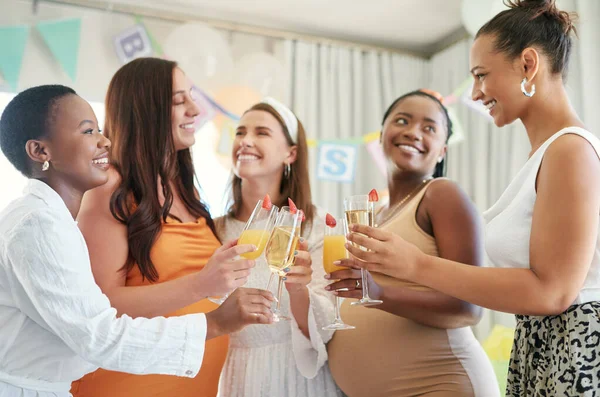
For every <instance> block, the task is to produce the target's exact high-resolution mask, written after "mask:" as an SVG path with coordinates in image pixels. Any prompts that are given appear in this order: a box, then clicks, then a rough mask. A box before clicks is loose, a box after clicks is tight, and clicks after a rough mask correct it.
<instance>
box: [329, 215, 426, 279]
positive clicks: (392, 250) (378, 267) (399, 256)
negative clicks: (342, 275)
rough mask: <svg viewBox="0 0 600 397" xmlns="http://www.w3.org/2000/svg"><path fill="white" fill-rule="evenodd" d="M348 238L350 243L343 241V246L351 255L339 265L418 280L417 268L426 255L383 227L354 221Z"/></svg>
mask: <svg viewBox="0 0 600 397" xmlns="http://www.w3.org/2000/svg"><path fill="white" fill-rule="evenodd" d="M348 241H349V242H351V243H352V244H350V243H348V244H346V248H347V249H348V252H350V253H351V254H352V256H353V257H354V258H348V259H343V260H342V261H340V262H341V263H340V265H342V266H347V267H358V268H361V269H367V270H371V271H374V272H377V273H382V274H386V275H388V276H391V277H395V278H399V279H403V280H408V281H415V282H416V281H418V280H416V279H415V278H416V273H417V269H419V268H420V266H419V263H420V262H421V261H422V260H423V258H424V257H425V254H424V253H423V251H421V250H419V249H418V248H417V247H416V246H415V245H413V244H411V243H409V242H407V241H406V240H404V239H403V238H402V237H400V236H398V235H396V234H394V233H391V232H388V231H385V230H381V229H377V228H373V227H369V226H366V225H358V224H355V225H351V226H350V233H349V235H348ZM355 245H357V246H360V247H363V248H365V249H366V250H363V249H361V248H358V247H356V246H355Z"/></svg>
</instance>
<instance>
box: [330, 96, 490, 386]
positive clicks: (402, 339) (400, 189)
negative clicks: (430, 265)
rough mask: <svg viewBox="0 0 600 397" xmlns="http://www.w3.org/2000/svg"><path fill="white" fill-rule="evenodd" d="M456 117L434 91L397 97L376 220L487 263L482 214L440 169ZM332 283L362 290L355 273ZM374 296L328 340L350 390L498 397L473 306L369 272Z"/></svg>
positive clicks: (353, 309) (422, 243) (388, 123)
mask: <svg viewBox="0 0 600 397" xmlns="http://www.w3.org/2000/svg"><path fill="white" fill-rule="evenodd" d="M451 133H452V123H451V121H450V118H449V117H448V113H447V111H446V109H445V108H444V106H443V104H442V103H441V102H440V96H439V94H437V93H433V92H430V91H415V92H411V93H408V94H406V95H404V96H402V97H400V98H398V99H397V100H396V101H395V102H394V103H393V104H392V105H391V106H390V108H389V109H388V111H387V112H386V113H385V116H384V121H383V129H382V136H381V143H382V145H383V150H384V153H385V156H386V158H387V162H388V187H389V190H390V205H389V206H387V208H384V209H383V210H382V211H380V212H379V214H378V215H377V217H376V223H377V224H379V227H381V228H383V229H385V230H389V231H393V232H394V233H396V234H398V235H400V236H402V237H403V238H404V239H406V240H407V241H410V242H411V243H413V244H415V245H416V246H418V247H419V248H420V249H421V250H422V251H423V252H425V253H427V254H429V255H435V256H440V257H444V258H449V259H453V260H459V261H461V262H464V263H469V264H472V265H474V266H480V265H481V264H482V263H483V244H482V233H481V227H480V221H479V218H478V215H477V213H476V210H475V209H474V207H473V205H472V204H471V202H470V200H469V198H468V197H467V196H466V195H465V193H464V192H462V190H461V189H460V188H459V187H458V186H457V185H456V184H455V183H454V182H452V181H450V180H448V179H445V178H441V177H442V176H443V175H444V158H445V155H446V142H447V141H448V138H449V137H450V135H451ZM331 279H332V280H335V279H339V280H340V281H338V282H335V283H332V284H331V286H330V289H331V290H337V289H343V288H346V289H348V290H349V291H337V292H336V293H337V294H338V295H339V296H342V297H349V298H357V297H361V296H362V291H361V288H362V285H361V284H360V283H361V282H360V272H359V271H358V270H355V269H348V270H341V271H338V272H334V273H332V274H331ZM369 283H370V285H369V288H370V294H371V297H372V298H376V299H381V300H383V304H381V305H378V306H372V307H363V306H350V302H349V301H346V302H344V304H343V306H342V313H341V314H342V318H343V319H344V321H345V322H346V323H348V324H352V325H354V326H356V329H355V330H351V331H338V332H336V334H335V335H334V337H333V339H332V340H331V342H329V345H328V352H329V366H330V368H331V373H332V375H333V377H334V379H335V380H336V382H337V383H338V385H339V387H340V388H341V389H342V390H343V391H344V393H346V394H347V395H348V396H350V397H355V396H369V397H383V396H427V397H434V396H435V397H454V396H456V397H459V396H460V397H468V396H478V397H479V396H481V397H494V396H498V395H499V388H498V384H497V382H496V378H495V376H494V372H493V370H492V367H491V364H490V362H489V361H488V359H487V357H486V355H485V353H484V351H483V349H482V348H481V346H480V344H479V343H478V341H477V340H476V339H475V337H474V335H473V333H472V331H471V329H470V328H469V326H471V325H474V324H476V323H477V322H478V321H479V319H480V315H481V311H480V309H479V308H478V307H477V306H474V305H471V304H469V303H467V302H464V301H460V300H458V299H455V298H453V297H450V296H448V295H445V294H442V293H440V292H437V291H435V290H432V289H430V288H427V287H424V286H420V285H416V284H414V283H410V282H406V281H402V280H398V279H394V278H391V277H388V276H384V275H382V274H377V273H373V274H372V277H370V278H369Z"/></svg>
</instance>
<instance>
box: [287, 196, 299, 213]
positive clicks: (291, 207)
mask: <svg viewBox="0 0 600 397" xmlns="http://www.w3.org/2000/svg"><path fill="white" fill-rule="evenodd" d="M288 206H289V207H290V213H292V214H295V213H296V212H298V207H296V204H295V203H294V202H293V201H292V199H291V198H289V197H288Z"/></svg>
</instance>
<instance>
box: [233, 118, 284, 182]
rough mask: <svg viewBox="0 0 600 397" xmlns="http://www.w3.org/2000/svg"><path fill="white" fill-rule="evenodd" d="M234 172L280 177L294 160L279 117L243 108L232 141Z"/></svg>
mask: <svg viewBox="0 0 600 397" xmlns="http://www.w3.org/2000/svg"><path fill="white" fill-rule="evenodd" d="M232 160H233V164H234V173H235V174H236V175H237V176H238V177H240V178H241V179H250V178H256V177H266V178H281V175H282V174H283V168H284V166H285V164H291V163H293V162H294V161H295V160H296V147H295V146H290V144H289V143H288V141H287V138H286V136H285V134H284V132H283V127H282V125H281V124H280V123H279V121H278V120H277V119H276V118H275V117H274V116H273V115H272V114H271V113H269V112H267V111H263V110H251V111H248V112H246V113H245V114H244V115H243V116H242V119H241V120H240V123H239V125H238V127H237V130H236V134H235V141H234V143H233V150H232Z"/></svg>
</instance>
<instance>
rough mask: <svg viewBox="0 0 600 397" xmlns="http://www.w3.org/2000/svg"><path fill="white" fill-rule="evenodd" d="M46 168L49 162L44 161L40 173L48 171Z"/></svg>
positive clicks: (48, 166)
mask: <svg viewBox="0 0 600 397" xmlns="http://www.w3.org/2000/svg"><path fill="white" fill-rule="evenodd" d="M48 168H50V162H49V161H48V160H46V161H44V164H42V171H48Z"/></svg>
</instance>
